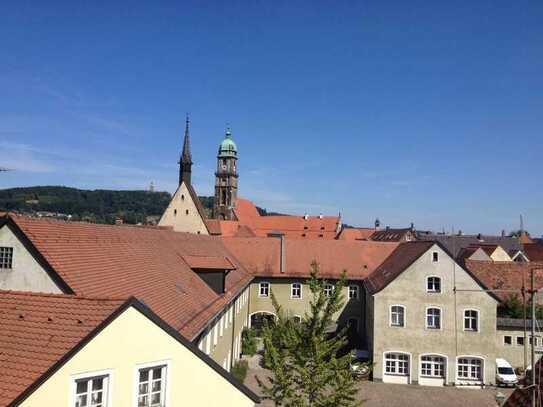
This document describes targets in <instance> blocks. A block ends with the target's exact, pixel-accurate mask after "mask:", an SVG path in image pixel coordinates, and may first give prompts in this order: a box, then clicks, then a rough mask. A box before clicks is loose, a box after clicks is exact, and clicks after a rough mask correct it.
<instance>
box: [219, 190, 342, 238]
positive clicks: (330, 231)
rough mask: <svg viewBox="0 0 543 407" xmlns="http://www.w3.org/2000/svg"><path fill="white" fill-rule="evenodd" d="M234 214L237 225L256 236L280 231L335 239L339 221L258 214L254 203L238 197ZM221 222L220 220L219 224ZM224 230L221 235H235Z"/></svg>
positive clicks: (323, 218) (288, 235)
mask: <svg viewBox="0 0 543 407" xmlns="http://www.w3.org/2000/svg"><path fill="white" fill-rule="evenodd" d="M234 214H235V215H236V218H237V221H238V222H239V225H242V226H246V227H248V228H249V229H250V230H252V231H253V232H254V234H255V235H256V236H258V237H266V236H267V235H268V234H269V233H272V232H282V233H283V234H284V235H285V236H286V237H289V238H300V239H303V238H305V239H335V237H336V234H337V226H338V223H339V222H340V221H341V220H340V217H339V216H307V218H306V217H304V216H294V215H292V216H291V215H272V216H260V214H259V213H258V211H257V209H256V206H255V205H254V203H253V202H251V201H249V200H247V199H243V198H238V200H237V203H236V208H235V209H234ZM223 222H224V221H221V225H222V224H223ZM221 229H223V227H222V226H221ZM224 232H225V233H223V236H236V234H234V233H232V232H231V231H226V230H225V231H224ZM239 237H241V236H239Z"/></svg>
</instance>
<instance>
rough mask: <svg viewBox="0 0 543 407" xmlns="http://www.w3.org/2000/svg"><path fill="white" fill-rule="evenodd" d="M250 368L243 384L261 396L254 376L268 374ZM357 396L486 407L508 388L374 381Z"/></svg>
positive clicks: (398, 403) (392, 406) (369, 401)
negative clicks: (434, 385) (429, 385)
mask: <svg viewBox="0 0 543 407" xmlns="http://www.w3.org/2000/svg"><path fill="white" fill-rule="evenodd" d="M249 365H250V370H249V372H248V373H247V378H246V379H245V384H246V385H247V386H248V387H249V388H251V389H252V390H253V391H255V392H256V393H257V394H259V395H261V392H260V389H259V387H258V384H257V383H256V380H255V378H254V376H255V375H258V377H259V378H262V379H263V378H265V377H266V374H267V373H268V372H267V371H266V370H264V369H262V368H261V367H259V366H258V362H257V361H256V360H255V359H253V360H251V361H250V362H249ZM359 388H360V391H359V393H358V395H359V398H360V400H361V401H363V407H377V406H387V407H410V406H414V407H469V406H477V407H485V406H489V407H490V406H493V407H495V406H497V403H496V401H495V397H496V393H497V392H498V391H500V392H501V393H503V394H504V395H505V396H506V397H507V396H509V394H511V392H512V390H511V389H502V388H500V389H496V388H486V389H462V388H457V387H427V386H417V385H404V384H388V383H374V382H360V384H359ZM261 405H262V406H266V407H268V406H273V403H272V402H271V401H268V400H265V401H263V402H262V403H261Z"/></svg>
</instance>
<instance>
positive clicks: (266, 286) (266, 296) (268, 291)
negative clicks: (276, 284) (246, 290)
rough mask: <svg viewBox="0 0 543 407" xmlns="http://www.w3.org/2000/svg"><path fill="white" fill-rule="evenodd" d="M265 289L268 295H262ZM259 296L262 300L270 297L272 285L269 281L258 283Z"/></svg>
mask: <svg viewBox="0 0 543 407" xmlns="http://www.w3.org/2000/svg"><path fill="white" fill-rule="evenodd" d="M263 288H266V294H262V289H263ZM258 296H259V297H260V298H268V297H269V296H270V283H269V282H268V281H261V282H260V283H258Z"/></svg>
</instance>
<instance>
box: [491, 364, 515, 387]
mask: <svg viewBox="0 0 543 407" xmlns="http://www.w3.org/2000/svg"><path fill="white" fill-rule="evenodd" d="M517 383H518V377H517V375H516V374H515V370H514V369H513V367H512V366H511V364H510V363H509V362H508V361H507V360H505V359H496V384H497V385H500V384H501V385H504V386H515V385H516V384H517Z"/></svg>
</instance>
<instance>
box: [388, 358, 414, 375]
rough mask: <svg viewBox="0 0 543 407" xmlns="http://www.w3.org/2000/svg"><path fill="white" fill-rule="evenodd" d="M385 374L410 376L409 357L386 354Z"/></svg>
mask: <svg viewBox="0 0 543 407" xmlns="http://www.w3.org/2000/svg"><path fill="white" fill-rule="evenodd" d="M385 373H387V374H394V375H401V376H408V375H409V355H407V354H405V353H397V352H388V353H385Z"/></svg>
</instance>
